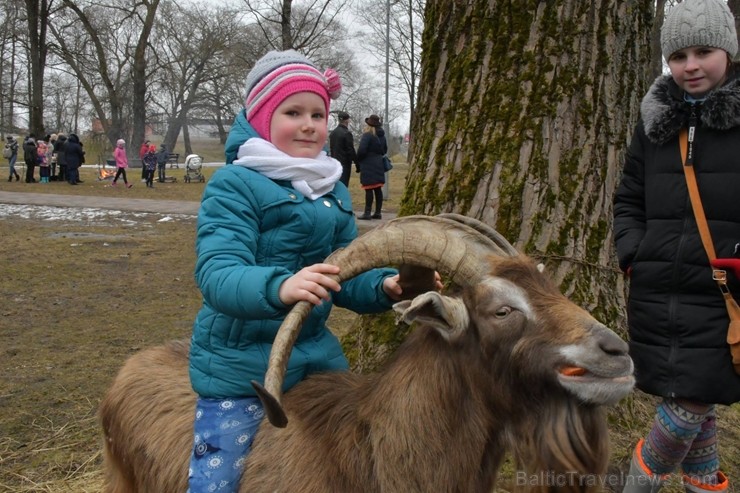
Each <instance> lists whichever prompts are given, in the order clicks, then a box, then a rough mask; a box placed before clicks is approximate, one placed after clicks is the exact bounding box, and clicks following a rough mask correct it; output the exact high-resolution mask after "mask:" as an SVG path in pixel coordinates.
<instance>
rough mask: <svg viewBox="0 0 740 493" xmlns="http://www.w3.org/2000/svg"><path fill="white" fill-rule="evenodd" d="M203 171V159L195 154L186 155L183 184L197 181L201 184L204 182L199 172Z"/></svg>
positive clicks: (203, 177) (204, 179) (204, 178)
mask: <svg viewBox="0 0 740 493" xmlns="http://www.w3.org/2000/svg"><path fill="white" fill-rule="evenodd" d="M202 169H203V158H202V157H200V156H199V155H197V154H188V157H186V158H185V183H190V182H191V181H193V180H197V181H199V182H201V183H203V182H205V181H206V177H205V176H203V173H202V172H201V170H202Z"/></svg>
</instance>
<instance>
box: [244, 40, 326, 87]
mask: <svg viewBox="0 0 740 493" xmlns="http://www.w3.org/2000/svg"><path fill="white" fill-rule="evenodd" d="M291 63H302V64H304V65H309V66H311V67H313V68H316V66H315V65H314V64H313V62H311V60H309V59H308V58H306V57H305V56H303V55H301V54H300V53H298V52H297V51H295V50H285V51H268V52H267V54H265V55H264V56H263V57H262V58H260V59H259V60H257V63H255V64H254V67H252V70H250V71H249V74H247V90H246V91H245V92H244V95H245V97H246V96H247V95H248V94H249V92H250V91H251V90H252V89H254V86H255V85H257V83H258V82H259V81H261V80H262V78H263V77H264V76H266V75H267V74H269V73H270V72H272V71H273V70H275V69H276V68H278V67H282V66H283V65H288V64H291Z"/></svg>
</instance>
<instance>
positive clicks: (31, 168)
mask: <svg viewBox="0 0 740 493" xmlns="http://www.w3.org/2000/svg"><path fill="white" fill-rule="evenodd" d="M38 158H39V155H38V152H37V150H36V136H35V135H34V134H30V135H29V136H27V137H26V139H25V140H24V141H23V160H24V161H25V163H26V183H36V178H34V177H33V175H34V172H35V171H36V163H37V161H38Z"/></svg>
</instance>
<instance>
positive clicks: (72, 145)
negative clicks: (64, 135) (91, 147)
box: [64, 134, 85, 169]
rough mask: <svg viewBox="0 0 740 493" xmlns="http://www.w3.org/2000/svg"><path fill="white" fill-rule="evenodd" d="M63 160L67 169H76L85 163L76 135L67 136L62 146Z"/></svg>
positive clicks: (83, 153)
mask: <svg viewBox="0 0 740 493" xmlns="http://www.w3.org/2000/svg"><path fill="white" fill-rule="evenodd" d="M64 160H65V162H66V163H67V169H77V168H79V167H80V165H81V164H82V163H84V162H85V152H84V151H83V150H82V145H81V144H80V138H79V137H77V135H76V134H69V138H68V139H67V143H66V144H65V145H64Z"/></svg>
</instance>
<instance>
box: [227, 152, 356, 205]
mask: <svg viewBox="0 0 740 493" xmlns="http://www.w3.org/2000/svg"><path fill="white" fill-rule="evenodd" d="M234 164H236V165H239V166H244V167H245V168H249V169H253V170H255V171H257V172H259V173H262V174H263V175H265V176H266V177H268V178H271V179H273V180H290V183H291V184H292V185H293V188H295V189H296V190H298V191H299V192H301V193H302V194H303V195H305V196H306V197H308V198H310V199H311V200H316V199H317V198H319V197H321V196H322V195H325V194H327V193H329V192H331V191H332V190H333V189H334V184H335V183H336V182H338V181H339V178H340V177H341V176H342V165H341V164H339V161H337V160H336V159H334V158H331V157H329V156H327V155H326V152H324V151H321V152H320V153H319V155H318V156H317V157H316V158H315V159H311V158H304V157H291V156H288V155H287V154H285V153H284V152H283V151H281V150H279V149H278V148H277V147H275V146H274V145H273V144H272V143H271V142H268V141H266V140H264V139H260V138H252V139H249V140H247V141H246V142H245V143H244V144H242V145H241V147H239V151H238V152H237V159H236V160H235V161H234Z"/></svg>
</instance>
